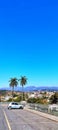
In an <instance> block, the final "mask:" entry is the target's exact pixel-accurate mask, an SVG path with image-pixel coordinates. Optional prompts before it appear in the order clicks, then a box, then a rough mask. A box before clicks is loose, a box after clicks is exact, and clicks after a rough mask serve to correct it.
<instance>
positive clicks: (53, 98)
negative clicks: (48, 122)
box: [50, 92, 58, 103]
mask: <svg viewBox="0 0 58 130" xmlns="http://www.w3.org/2000/svg"><path fill="white" fill-rule="evenodd" d="M50 102H51V103H58V92H55V94H54V95H52V96H51V98H50Z"/></svg>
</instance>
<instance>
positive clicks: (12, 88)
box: [12, 87, 14, 101]
mask: <svg viewBox="0 0 58 130" xmlns="http://www.w3.org/2000/svg"><path fill="white" fill-rule="evenodd" d="M13 96H14V87H12V101H13Z"/></svg>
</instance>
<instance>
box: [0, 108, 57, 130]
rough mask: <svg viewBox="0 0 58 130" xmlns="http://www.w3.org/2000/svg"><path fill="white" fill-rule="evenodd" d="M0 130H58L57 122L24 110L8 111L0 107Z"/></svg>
mask: <svg viewBox="0 0 58 130" xmlns="http://www.w3.org/2000/svg"><path fill="white" fill-rule="evenodd" d="M0 130H58V122H55V121H52V120H49V119H47V118H44V117H41V116H40V115H37V114H35V113H32V112H29V111H27V110H25V109H23V110H20V109H18V110H17V109H14V110H8V109H7V105H0Z"/></svg>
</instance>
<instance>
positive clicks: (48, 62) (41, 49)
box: [0, 0, 58, 87]
mask: <svg viewBox="0 0 58 130" xmlns="http://www.w3.org/2000/svg"><path fill="white" fill-rule="evenodd" d="M21 75H23V76H24V75H25V76H26V77H27V78H28V84H27V85H28V86H29V85H36V86H58V2H57V1H56V0H55V1H53V0H41V1H40V0H36V1H35V0H28V1H27V0H5V1H4V0H2V1H1V2H0V87H7V86H8V84H9V83H8V81H9V79H10V78H11V77H17V78H20V76H21Z"/></svg>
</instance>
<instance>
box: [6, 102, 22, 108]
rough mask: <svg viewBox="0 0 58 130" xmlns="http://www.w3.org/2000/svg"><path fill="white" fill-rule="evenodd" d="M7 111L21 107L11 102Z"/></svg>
mask: <svg viewBox="0 0 58 130" xmlns="http://www.w3.org/2000/svg"><path fill="white" fill-rule="evenodd" d="M8 109H23V105H21V104H18V103H16V102H11V103H10V104H9V105H8Z"/></svg>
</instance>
